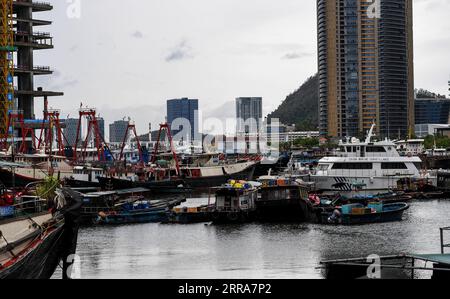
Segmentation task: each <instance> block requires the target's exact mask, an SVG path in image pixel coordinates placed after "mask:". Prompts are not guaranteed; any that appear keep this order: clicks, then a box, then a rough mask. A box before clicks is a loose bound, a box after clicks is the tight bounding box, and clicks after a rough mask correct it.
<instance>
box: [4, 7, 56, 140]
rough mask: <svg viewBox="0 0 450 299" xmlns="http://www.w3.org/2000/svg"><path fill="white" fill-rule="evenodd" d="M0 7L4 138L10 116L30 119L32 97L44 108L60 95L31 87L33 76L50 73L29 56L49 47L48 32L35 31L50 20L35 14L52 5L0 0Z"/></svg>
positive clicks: (46, 67) (50, 41) (48, 69)
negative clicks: (38, 99) (41, 100)
mask: <svg viewBox="0 0 450 299" xmlns="http://www.w3.org/2000/svg"><path fill="white" fill-rule="evenodd" d="M0 5H1V15H0V22H1V28H0V54H1V55H0V56H1V57H0V59H1V61H0V63H1V64H0V66H1V73H2V76H1V82H0V85H1V86H0V87H1V99H0V110H1V111H0V135H2V136H4V137H6V136H7V135H9V134H11V133H12V130H11V128H8V126H9V124H14V122H15V121H16V120H11V119H9V118H11V115H20V118H21V119H23V120H25V121H27V120H32V119H34V118H35V111H34V100H35V99H36V98H38V97H42V98H44V103H43V104H44V107H45V108H44V109H46V107H47V98H48V97H50V96H62V95H63V93H61V92H52V91H45V90H43V89H42V88H36V87H35V86H34V76H35V75H36V76H37V75H50V74H52V71H51V69H50V67H48V66H37V65H36V64H35V63H34V58H33V56H34V51H38V50H48V49H52V48H53V39H52V37H51V35H50V33H47V32H43V31H41V30H38V29H37V28H40V27H42V26H47V25H51V21H47V20H40V19H39V18H38V14H39V13H40V12H45V11H50V10H52V9H53V6H52V5H51V4H49V3H43V2H33V1H32V0H0Z"/></svg>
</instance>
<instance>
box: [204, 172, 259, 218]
mask: <svg viewBox="0 0 450 299" xmlns="http://www.w3.org/2000/svg"><path fill="white" fill-rule="evenodd" d="M213 190H215V197H216V201H215V205H214V208H213V210H212V212H211V219H212V221H213V223H242V222H247V221H251V220H253V219H255V216H256V200H257V199H258V189H257V188H255V187H253V186H252V185H250V184H248V183H245V182H235V181H230V183H229V184H225V185H223V186H221V187H216V188H213Z"/></svg>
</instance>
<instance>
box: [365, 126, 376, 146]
mask: <svg viewBox="0 0 450 299" xmlns="http://www.w3.org/2000/svg"><path fill="white" fill-rule="evenodd" d="M375 126H376V124H375V123H373V124H372V127H371V128H370V130H369V132H368V133H367V138H366V143H370V142H371V140H372V137H373V131H374V130H375Z"/></svg>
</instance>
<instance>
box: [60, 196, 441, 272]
mask: <svg viewBox="0 0 450 299" xmlns="http://www.w3.org/2000/svg"><path fill="white" fill-rule="evenodd" d="M207 201H208V199H207V198H194V199H189V200H188V201H187V203H186V205H193V206H195V205H199V204H205V203H207ZM449 214H450V200H433V201H414V202H412V203H411V207H410V209H409V210H408V211H406V213H405V214H404V220H403V221H402V222H393V223H381V224H370V225H361V226H326V225H315V224H256V223H252V224H244V225H208V224H193V225H166V224H138V225H123V226H108V227H106V226H103V227H101V226H100V227H99V226H97V227H86V228H82V229H81V230H80V233H79V240H78V247H77V255H78V256H79V267H78V269H79V270H78V274H79V277H81V278H96V279H97V278H180V279H190V278H223V279H232V278H256V279H263V278H323V275H322V271H321V270H320V269H318V267H319V262H320V261H321V260H328V259H337V258H351V257H364V256H369V255H371V254H379V255H390V254H399V253H439V252H440V239H439V228H440V227H444V226H448V225H450V223H449V218H448V215H449ZM449 239H450V236H449ZM60 275H61V272H60V270H58V271H57V272H56V273H55V274H54V277H55V278H56V277H58V278H59V277H61V276H60Z"/></svg>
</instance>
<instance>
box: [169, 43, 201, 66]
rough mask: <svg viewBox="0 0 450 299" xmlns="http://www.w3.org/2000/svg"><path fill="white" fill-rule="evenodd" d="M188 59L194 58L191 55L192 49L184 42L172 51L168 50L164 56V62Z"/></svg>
mask: <svg viewBox="0 0 450 299" xmlns="http://www.w3.org/2000/svg"><path fill="white" fill-rule="evenodd" d="M190 58H194V55H193V54H192V48H191V47H190V46H189V45H188V43H187V41H186V40H183V41H181V42H180V43H179V44H178V45H176V46H175V47H174V48H173V49H172V50H170V53H169V54H168V55H167V56H166V62H173V61H179V60H184V59H190Z"/></svg>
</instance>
